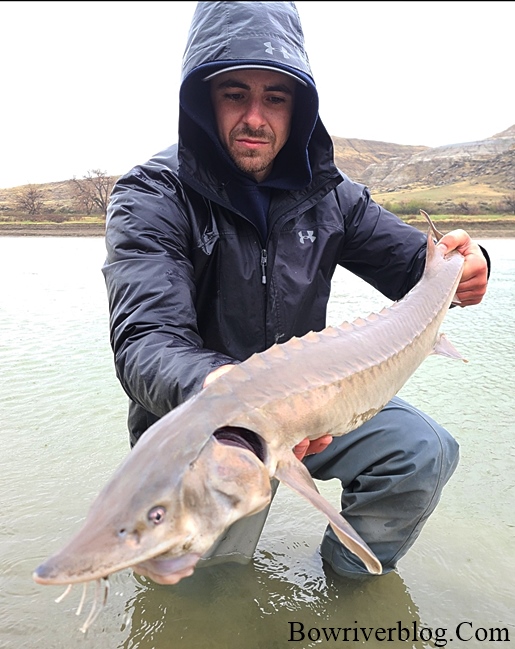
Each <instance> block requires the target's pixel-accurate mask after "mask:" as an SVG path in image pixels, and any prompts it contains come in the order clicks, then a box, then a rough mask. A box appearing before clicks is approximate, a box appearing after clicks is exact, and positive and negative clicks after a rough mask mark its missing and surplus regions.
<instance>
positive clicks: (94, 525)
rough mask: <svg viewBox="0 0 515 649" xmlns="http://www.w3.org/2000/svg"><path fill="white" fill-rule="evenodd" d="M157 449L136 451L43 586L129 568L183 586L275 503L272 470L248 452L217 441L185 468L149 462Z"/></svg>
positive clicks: (42, 572)
mask: <svg viewBox="0 0 515 649" xmlns="http://www.w3.org/2000/svg"><path fill="white" fill-rule="evenodd" d="M149 448H152V445H148V444H147V445H142V447H141V450H142V453H141V454H140V453H138V445H136V447H135V448H134V450H133V451H131V453H130V454H129V456H128V457H127V458H126V461H125V462H124V463H122V465H121V466H120V467H119V469H118V470H117V472H116V473H115V474H114V476H113V478H112V479H111V481H110V482H108V484H107V485H106V486H105V487H104V489H103V490H102V491H101V492H100V494H99V495H98V496H97V498H96V499H95V501H94V502H93V504H92V506H91V508H90V510H89V512H88V515H87V517H86V519H85V521H84V523H83V525H82V527H81V528H80V529H79V531H78V532H77V533H76V534H75V535H74V536H73V537H72V538H71V539H70V541H69V542H68V543H67V544H66V545H65V546H64V547H63V548H62V550H60V551H59V552H58V553H57V554H55V555H53V556H51V557H50V558H49V559H48V560H47V561H45V562H44V563H42V564H41V565H40V566H39V567H38V568H36V570H35V571H34V574H33V578H34V580H35V581H36V582H37V583H40V584H72V583H81V582H86V581H93V580H98V579H101V578H105V577H107V576H109V575H110V574H112V573H114V572H118V571H120V570H122V569H125V568H129V567H132V568H133V569H134V570H135V572H138V573H139V574H143V575H146V576H149V577H151V578H152V579H153V580H154V581H157V582H158V583H164V584H173V583H177V581H179V580H180V579H182V578H183V577H185V576H188V575H190V574H191V573H192V572H193V570H194V568H195V565H196V563H197V561H198V560H199V559H200V558H201V557H202V555H203V554H205V553H206V552H207V551H208V550H209V549H210V548H211V546H212V545H213V544H214V543H215V541H216V540H217V539H218V538H219V537H220V536H221V535H222V534H223V533H224V532H225V530H226V529H227V528H228V527H229V526H230V525H231V524H232V523H233V522H235V521H236V520H238V519H240V518H243V517H244V516H250V515H252V514H254V513H256V512H258V511H260V510H261V509H264V508H265V507H266V506H267V505H268V504H269V502H270V500H271V485H270V477H269V474H268V471H267V469H266V467H265V465H264V464H263V462H262V461H261V460H260V459H259V458H258V457H257V456H256V455H255V454H254V453H253V452H252V451H249V450H248V449H245V448H238V447H234V446H228V445H225V444H223V443H220V442H218V441H217V440H216V438H215V437H210V438H208V440H207V442H206V443H205V444H204V445H203V446H202V448H201V450H200V452H199V453H198V455H197V456H196V457H193V458H192V459H191V460H190V461H189V462H187V463H184V462H182V463H181V464H180V465H177V463H174V462H173V461H169V462H167V461H166V460H165V459H164V458H163V456H162V455H161V454H160V453H159V452H157V455H156V456H155V457H154V458H151V457H148V455H147V453H146V450H147V449H149ZM249 485H251V487H249Z"/></svg>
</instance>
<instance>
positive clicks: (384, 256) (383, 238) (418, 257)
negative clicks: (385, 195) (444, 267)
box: [337, 177, 427, 300]
mask: <svg viewBox="0 0 515 649" xmlns="http://www.w3.org/2000/svg"><path fill="white" fill-rule="evenodd" d="M337 192H338V196H339V201H340V209H341V211H342V213H343V215H344V221H345V246H344V248H343V250H342V253H341V255H340V259H339V263H340V264H341V265H342V266H344V267H345V268H347V269H348V270H350V271H351V272H353V273H355V274H356V275H358V276H359V277H361V278H362V279H364V280H365V281H366V282H368V283H369V284H371V285H372V286H373V287H374V288H376V289H377V290H378V291H380V292H381V293H382V294H383V295H385V296H386V297H388V298H389V299H391V300H399V299H400V298H402V297H403V296H404V295H405V294H406V293H407V292H408V291H409V290H410V289H411V288H412V287H413V286H414V285H415V284H416V283H417V282H418V280H419V279H420V277H421V276H422V273H423V271H424V265H425V258H426V248H427V234H425V233H424V232H420V231H419V230H418V229H417V228H415V227H413V226H411V225H408V224H407V223H404V222H403V221H402V220H401V219H400V218H399V217H397V216H396V215H395V214H392V213H391V212H388V211H387V210H385V209H384V208H383V207H381V206H380V205H378V204H377V203H375V202H374V201H373V200H372V198H371V196H370V193H369V191H368V189H367V188H366V187H365V186H363V185H360V184H359V183H354V182H352V181H350V180H349V179H348V178H347V177H344V182H343V183H341V184H340V185H339V187H338V188H337Z"/></svg>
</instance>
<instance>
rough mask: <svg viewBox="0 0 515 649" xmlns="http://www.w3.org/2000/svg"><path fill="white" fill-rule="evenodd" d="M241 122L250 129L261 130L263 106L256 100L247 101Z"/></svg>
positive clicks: (263, 119)
mask: <svg viewBox="0 0 515 649" xmlns="http://www.w3.org/2000/svg"><path fill="white" fill-rule="evenodd" d="M243 120H244V121H245V123H246V124H248V126H249V127H250V128H252V129H257V128H261V127H262V126H263V125H264V124H265V121H266V120H265V118H264V113H263V104H262V103H261V102H260V101H258V100H252V101H249V103H248V104H247V110H246V111H245V115H244V116H243Z"/></svg>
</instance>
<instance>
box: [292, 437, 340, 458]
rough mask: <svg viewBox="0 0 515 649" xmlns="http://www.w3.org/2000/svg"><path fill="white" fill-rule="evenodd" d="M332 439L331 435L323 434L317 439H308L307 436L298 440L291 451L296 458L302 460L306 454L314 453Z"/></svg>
mask: <svg viewBox="0 0 515 649" xmlns="http://www.w3.org/2000/svg"><path fill="white" fill-rule="evenodd" d="M332 441H333V438H332V437H331V435H323V436H322V437H319V438H318V439H313V440H309V439H308V438H307V437H306V439H303V440H302V442H299V443H298V444H297V446H295V448H294V449H293V453H294V455H295V457H296V458H297V459H298V460H302V459H303V458H304V457H305V456H306V455H314V454H315V453H320V452H321V451H323V450H324V449H326V448H327V447H328V446H329V444H330V443H331V442H332Z"/></svg>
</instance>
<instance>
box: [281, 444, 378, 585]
mask: <svg viewBox="0 0 515 649" xmlns="http://www.w3.org/2000/svg"><path fill="white" fill-rule="evenodd" d="M275 477H276V478H277V479H278V480H280V481H281V482H282V483H283V484H285V485H286V486H287V487H289V488H290V489H292V490H293V491H295V492H296V493H298V494H299V495H301V496H302V497H303V498H305V499H306V500H307V501H308V502H310V503H311V504H312V505H313V506H314V507H316V508H317V509H318V510H319V511H321V512H322V513H323V514H324V515H325V516H326V518H327V519H328V521H329V524H330V526H331V527H332V529H333V530H334V533H335V534H336V536H337V537H338V538H339V540H340V541H341V542H342V543H343V545H344V546H345V547H346V548H348V549H349V550H350V551H351V552H352V553H354V554H355V555H356V556H357V557H359V558H360V559H361V561H363V563H364V564H365V566H366V567H367V570H368V571H369V572H371V573H373V574H376V575H380V574H381V572H382V570H383V568H382V566H381V563H380V562H379V560H378V559H377V557H376V556H375V554H374V553H373V552H372V550H371V549H370V548H369V547H368V545H367V544H366V543H365V541H363V539H362V538H361V537H360V536H359V534H358V533H357V532H356V531H355V530H354V528H353V527H352V526H351V525H350V524H349V523H348V522H347V521H346V520H345V519H344V518H343V516H342V515H341V514H340V512H339V511H337V510H336V509H335V508H334V507H333V506H332V505H331V504H330V503H329V502H328V501H327V500H326V499H325V498H324V497H323V496H322V495H321V494H320V492H319V491H318V489H317V487H316V485H315V483H314V481H313V478H312V477H311V475H310V473H309V471H308V470H307V469H306V467H305V466H304V465H303V464H302V462H300V461H299V460H297V458H296V457H295V456H294V455H293V453H292V457H291V460H290V459H289V458H288V459H283V460H280V461H279V462H278V463H277V468H276V471H275Z"/></svg>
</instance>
